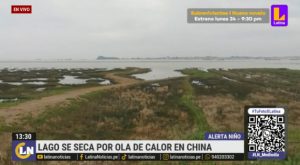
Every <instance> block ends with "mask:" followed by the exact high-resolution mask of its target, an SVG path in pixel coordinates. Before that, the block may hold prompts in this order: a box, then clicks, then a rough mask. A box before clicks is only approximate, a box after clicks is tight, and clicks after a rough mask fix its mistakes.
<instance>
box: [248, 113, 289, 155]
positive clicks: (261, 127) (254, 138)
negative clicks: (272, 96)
mask: <svg viewBox="0 0 300 165" xmlns="http://www.w3.org/2000/svg"><path fill="white" fill-rule="evenodd" d="M284 119H285V118H284V116H277V115H273V116H272V115H261V116H260V115H258V116H252V115H251V116H249V117H248V120H249V121H248V147H249V149H248V151H249V152H285V121H284Z"/></svg>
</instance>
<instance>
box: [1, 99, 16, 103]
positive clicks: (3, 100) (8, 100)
mask: <svg viewBox="0 0 300 165" xmlns="http://www.w3.org/2000/svg"><path fill="white" fill-rule="evenodd" d="M18 100H19V99H18V98H14V99H0V103H5V102H16V101H18Z"/></svg>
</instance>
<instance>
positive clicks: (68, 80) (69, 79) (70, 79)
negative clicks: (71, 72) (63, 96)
mask: <svg viewBox="0 0 300 165" xmlns="http://www.w3.org/2000/svg"><path fill="white" fill-rule="evenodd" d="M86 81H87V79H79V78H76V76H64V78H62V79H60V80H59V84H63V85H80V84H86Z"/></svg>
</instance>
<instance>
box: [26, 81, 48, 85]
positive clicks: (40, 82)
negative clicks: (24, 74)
mask: <svg viewBox="0 0 300 165" xmlns="http://www.w3.org/2000/svg"><path fill="white" fill-rule="evenodd" d="M23 84H28V85H45V84H47V83H46V82H42V81H30V82H24V83H23Z"/></svg>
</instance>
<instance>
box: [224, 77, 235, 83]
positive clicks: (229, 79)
mask: <svg viewBox="0 0 300 165" xmlns="http://www.w3.org/2000/svg"><path fill="white" fill-rule="evenodd" d="M222 78H223V79H224V80H228V81H232V82H238V81H237V80H234V79H231V78H228V77H225V76H223V77H222Z"/></svg>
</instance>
